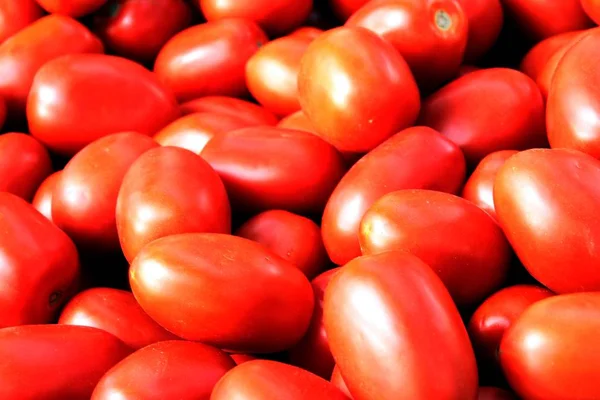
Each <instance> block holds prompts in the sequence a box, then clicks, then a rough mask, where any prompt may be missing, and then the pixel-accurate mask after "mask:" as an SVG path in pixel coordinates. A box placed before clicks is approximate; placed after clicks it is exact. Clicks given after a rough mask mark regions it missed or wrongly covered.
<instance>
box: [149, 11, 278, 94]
mask: <svg viewBox="0 0 600 400" xmlns="http://www.w3.org/2000/svg"><path fill="white" fill-rule="evenodd" d="M267 41H268V39H267V36H266V35H265V33H264V32H263V31H262V30H261V29H260V27H259V26H258V25H256V24H255V23H254V22H252V21H250V20H245V19H238V18H233V19H226V20H221V21H213V22H207V23H205V24H200V25H196V26H193V27H191V28H187V29H185V30H183V31H181V32H179V33H178V34H177V35H175V36H173V37H172V38H171V39H170V40H169V41H168V42H167V43H166V44H165V45H164V47H163V48H162V49H161V51H160V52H159V53H158V56H157V58H156V62H155V64H154V72H156V74H157V75H158V77H159V78H160V79H161V80H162V81H163V82H164V83H165V84H166V85H167V86H169V87H170V88H171V89H172V90H173V92H174V93H175V95H176V96H177V99H178V100H179V101H180V102H184V101H188V100H193V99H195V98H197V97H202V96H214V95H222V96H233V97H239V96H243V95H244V94H246V93H247V89H246V80H245V66H246V62H247V61H248V59H249V58H250V57H251V56H252V55H253V54H254V53H256V51H257V50H258V49H259V48H260V47H261V46H262V45H263V44H265V43H266V42H267ZM198 54H201V55H202V56H201V57H199V56H198Z"/></svg>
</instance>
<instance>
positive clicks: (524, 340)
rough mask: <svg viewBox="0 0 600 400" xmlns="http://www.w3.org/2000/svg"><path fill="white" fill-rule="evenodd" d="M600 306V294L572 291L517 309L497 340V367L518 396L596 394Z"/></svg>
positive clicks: (534, 399) (592, 396)
mask: <svg viewBox="0 0 600 400" xmlns="http://www.w3.org/2000/svg"><path fill="white" fill-rule="evenodd" d="M599 310H600V294H598V293H576V294H570V295H562V296H555V297H552V298H549V299H546V300H542V301H540V302H538V303H536V304H534V305H532V306H531V307H529V308H528V309H527V310H526V311H525V312H524V313H523V314H522V315H521V317H520V318H519V319H518V320H517V321H516V322H515V323H514V324H513V325H512V327H511V328H510V329H509V330H508V331H507V332H506V333H505V334H504V337H503V339H502V343H501V345H500V361H501V363H502V368H503V370H504V373H505V375H506V378H507V379H508V382H509V383H510V385H511V387H512V388H513V389H514V390H515V392H516V393H517V394H518V395H519V396H520V397H522V398H526V399H532V400H538V399H539V400H541V399H544V400H551V399H552V400H554V399H556V400H558V399H561V400H571V399H573V400H575V399H595V398H598V397H600V388H599V387H598V385H597V382H598V371H600V365H598V364H599V361H600V359H599V358H598V354H600V348H599V345H598V341H597V340H596V338H597V334H598V331H599V330H600V314H599ZM582 345H585V349H582Z"/></svg>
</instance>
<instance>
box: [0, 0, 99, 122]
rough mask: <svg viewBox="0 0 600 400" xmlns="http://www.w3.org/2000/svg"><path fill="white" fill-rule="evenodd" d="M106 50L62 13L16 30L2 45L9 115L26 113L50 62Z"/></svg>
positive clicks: (2, 85) (2, 92)
mask: <svg viewBox="0 0 600 400" xmlns="http://www.w3.org/2000/svg"><path fill="white" fill-rule="evenodd" d="M19 1H20V0H19ZM102 51H103V47H102V42H100V40H98V38H96V37H95V36H94V35H93V34H92V33H91V32H90V31H89V30H88V29H87V28H86V27H85V26H83V25H81V24H80V23H79V22H77V21H76V20H74V19H72V18H69V17H65V16H62V15H49V16H47V17H44V18H41V19H39V20H38V21H36V22H33V23H32V24H31V25H29V26H27V27H25V28H23V29H22V30H20V31H19V32H17V33H15V34H14V35H13V36H12V37H10V38H9V39H8V40H6V41H5V42H4V43H2V44H1V45H0V97H2V98H4V99H5V100H6V104H7V106H8V110H9V115H11V117H16V116H19V117H21V116H22V115H24V114H25V106H26V103H27V96H28V95H29V92H30V89H31V84H32V82H33V78H34V76H35V75H36V73H37V72H38V70H39V69H40V68H41V67H42V66H43V65H44V64H46V63H47V62H48V61H51V60H53V59H55V58H58V57H60V56H63V55H66V54H75V53H102ZM49 97H50V98H51V97H52V96H49ZM13 114H15V115H13ZM71 117H72V116H71Z"/></svg>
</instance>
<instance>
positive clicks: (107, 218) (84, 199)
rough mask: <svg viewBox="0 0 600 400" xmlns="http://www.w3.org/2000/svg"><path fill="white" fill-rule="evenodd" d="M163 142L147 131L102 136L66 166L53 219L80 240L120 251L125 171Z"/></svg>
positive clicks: (54, 196) (89, 245) (54, 195)
mask: <svg viewBox="0 0 600 400" xmlns="http://www.w3.org/2000/svg"><path fill="white" fill-rule="evenodd" d="M154 147H158V143H156V142H155V141H154V140H152V138H150V137H148V136H146V135H142V134H141V133H135V132H125V133H117V134H114V135H109V136H105V137H103V138H100V139H98V140H96V141H94V142H92V143H90V144H89V145H87V146H86V147H84V148H83V149H82V150H81V151H79V152H78V153H77V154H76V155H75V156H74V157H73V158H72V159H71V160H70V161H69V162H68V163H67V165H66V166H65V168H64V169H63V171H62V174H61V176H60V178H59V179H58V181H57V183H56V186H55V188H54V191H53V193H52V221H54V223H55V224H56V225H57V226H58V227H59V228H61V229H62V230H63V231H65V233H67V234H68V235H69V236H70V237H71V238H72V239H73V240H74V241H75V243H77V244H78V245H80V246H82V247H84V248H88V249H91V248H93V249H96V250H98V249H104V250H118V249H119V235H118V233H117V224H116V220H115V209H116V207H117V196H118V194H119V189H120V188H121V183H122V182H123V178H124V176H125V173H126V172H127V171H128V170H129V167H131V165H132V164H133V163H134V161H135V160H136V159H137V158H138V157H139V156H141V155H142V154H144V153H145V152H146V151H148V150H150V149H152V148H154Z"/></svg>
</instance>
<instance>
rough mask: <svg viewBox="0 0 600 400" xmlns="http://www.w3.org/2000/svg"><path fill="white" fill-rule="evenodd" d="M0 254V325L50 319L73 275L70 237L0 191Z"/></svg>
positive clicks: (74, 266)
mask: <svg viewBox="0 0 600 400" xmlns="http://www.w3.org/2000/svg"><path fill="white" fill-rule="evenodd" d="M0 254H2V263H1V264H0V276H1V277H2V288H3V290H2V292H0V308H1V309H2V313H0V327H7V326H15V325H26V324H43V323H49V322H50V321H52V319H53V318H54V315H55V313H56V311H57V310H58V309H60V307H61V306H62V305H63V304H64V303H65V302H66V301H67V300H68V299H69V297H70V296H72V295H73V294H74V293H73V292H74V290H75V288H76V284H77V279H78V277H79V259H78V255H77V249H76V248H75V245H74V244H73V242H72V241H71V240H70V239H69V237H68V236H67V235H66V234H65V233H64V232H63V231H61V230H60V229H58V228H57V227H56V225H54V224H53V223H52V222H50V221H49V220H48V219H46V218H45V217H44V216H43V215H42V214H40V213H39V212H37V211H36V210H35V209H34V208H33V207H32V206H31V205H30V204H27V203H26V202H25V200H23V199H21V198H19V197H17V196H15V195H13V194H11V193H5V192H0ZM0 386H2V385H0ZM0 398H6V397H3V396H0ZM9 398H10V397H9Z"/></svg>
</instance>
